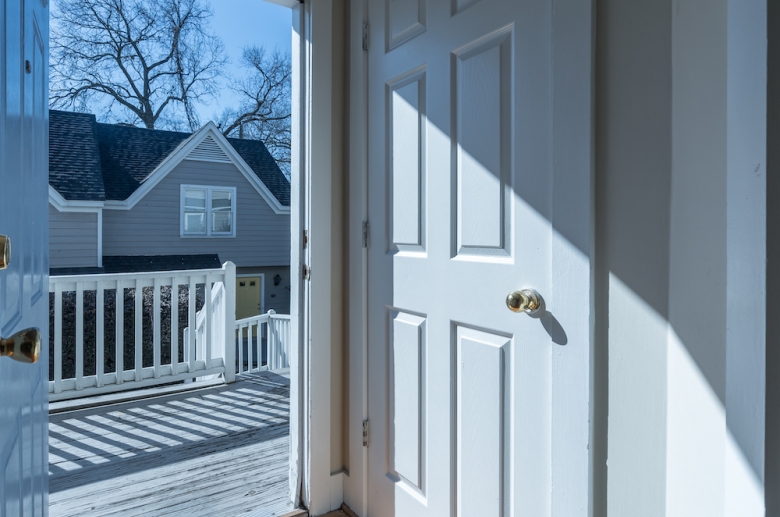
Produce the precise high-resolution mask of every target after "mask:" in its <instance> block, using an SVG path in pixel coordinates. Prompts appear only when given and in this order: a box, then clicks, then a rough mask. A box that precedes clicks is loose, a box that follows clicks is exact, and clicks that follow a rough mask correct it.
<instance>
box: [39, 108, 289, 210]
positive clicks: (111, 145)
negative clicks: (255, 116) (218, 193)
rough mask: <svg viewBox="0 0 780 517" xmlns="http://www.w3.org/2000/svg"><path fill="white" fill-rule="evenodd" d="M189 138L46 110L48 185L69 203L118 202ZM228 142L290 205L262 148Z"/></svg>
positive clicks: (278, 175) (286, 188) (254, 143)
mask: <svg viewBox="0 0 780 517" xmlns="http://www.w3.org/2000/svg"><path fill="white" fill-rule="evenodd" d="M190 136H192V135H191V134H190V133H179V132H176V131H162V130H158V129H145V128H139V127H133V126H124V125H117V124H102V123H98V122H97V121H96V120H95V116H94V115H90V114H82V113H71V112H65V111H55V110H51V111H50V123H49V183H50V184H51V186H52V187H54V188H55V189H56V190H57V191H58V192H59V193H60V194H62V196H63V197H65V199H69V200H94V201H103V200H117V201H124V200H126V199H127V198H128V197H130V196H131V195H132V194H133V192H135V191H136V190H137V189H138V188H139V187H140V186H141V184H142V183H143V181H144V180H145V179H146V178H147V177H148V176H149V175H150V174H151V173H152V172H153V171H154V169H155V168H156V167H157V166H158V165H159V164H160V163H161V162H162V161H163V160H164V159H165V158H166V157H168V155H170V154H171V153H172V152H173V151H174V150H175V149H176V148H177V147H178V146H179V145H181V143H182V142H183V141H184V140H186V139H188V138H189V137H190ZM228 141H229V142H230V145H231V146H233V148H234V149H235V150H236V152H238V154H239V155H240V156H241V158H243V160H244V161H245V162H246V163H247V165H249V167H250V168H251V169H252V171H253V172H254V173H255V174H256V175H257V177H258V178H259V179H260V181H262V182H263V183H264V184H265V186H266V187H267V188H268V190H270V191H271V193H272V194H273V195H274V197H276V199H277V200H279V203H281V204H282V205H283V206H290V182H289V181H287V178H286V177H285V176H284V174H283V173H282V171H281V170H280V169H279V166H278V165H277V164H276V161H275V160H274V159H273V157H272V156H271V154H270V153H269V152H268V149H266V147H265V145H264V144H263V143H262V142H260V141H259V140H239V139H235V138H229V139H228Z"/></svg>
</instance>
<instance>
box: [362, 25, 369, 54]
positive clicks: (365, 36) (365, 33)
mask: <svg viewBox="0 0 780 517" xmlns="http://www.w3.org/2000/svg"><path fill="white" fill-rule="evenodd" d="M368 35H369V32H368V22H365V23H364V24H363V50H368Z"/></svg>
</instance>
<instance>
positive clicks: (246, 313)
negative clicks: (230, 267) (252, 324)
mask: <svg viewBox="0 0 780 517" xmlns="http://www.w3.org/2000/svg"><path fill="white" fill-rule="evenodd" d="M260 282H261V279H260V277H259V276H250V277H239V278H237V279H236V319H237V320H240V319H243V318H249V317H250V316H257V315H259V314H260V293H261V292H262V291H261V284H260Z"/></svg>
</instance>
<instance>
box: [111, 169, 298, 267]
mask: <svg viewBox="0 0 780 517" xmlns="http://www.w3.org/2000/svg"><path fill="white" fill-rule="evenodd" d="M181 185H211V186H219V187H236V189H237V195H236V199H237V208H236V209H237V221H236V236H235V237H233V238H193V237H186V238H183V237H181V236H180V235H179V220H180V219H179V218H180V213H179V210H180V207H179V201H180V192H181V189H180V187H181ZM199 253H217V254H219V259H220V260H221V261H222V262H226V261H228V260H229V261H232V262H234V263H235V264H236V266H238V267H257V266H282V265H289V264H290V216H289V215H288V214H284V215H277V214H276V213H274V211H273V210H272V209H271V207H270V206H269V205H268V203H267V202H266V201H265V200H264V199H263V198H262V197H261V196H260V194H258V193H257V191H256V190H255V188H254V187H253V186H252V185H251V184H250V183H249V182H248V181H247V180H246V178H245V177H244V176H243V174H241V172H240V171H239V170H238V169H237V168H236V167H235V166H234V165H233V164H226V163H210V162H196V161H187V160H185V161H183V162H182V163H180V164H179V165H178V166H177V167H176V168H175V169H174V170H173V171H171V172H170V173H169V174H168V176H166V177H165V179H163V180H162V181H161V182H160V183H159V184H158V185H157V186H156V187H155V188H154V189H152V191H151V192H149V193H148V194H147V195H146V196H145V197H144V198H143V199H142V200H141V201H139V203H138V204H137V205H135V207H133V209H132V210H104V211H103V255H177V254H199Z"/></svg>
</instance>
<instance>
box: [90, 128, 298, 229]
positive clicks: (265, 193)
mask: <svg viewBox="0 0 780 517" xmlns="http://www.w3.org/2000/svg"><path fill="white" fill-rule="evenodd" d="M208 135H211V136H212V138H214V141H215V142H217V145H219V146H220V147H221V148H222V150H223V151H225V153H226V154H227V155H228V157H229V158H230V159H231V160H232V161H233V164H234V165H235V166H236V167H237V168H238V170H239V171H241V173H242V174H243V175H244V177H245V178H246V179H247V181H249V183H251V184H252V186H253V187H254V188H255V190H257V192H258V194H260V196H261V197H262V198H263V199H265V201H266V202H267V203H268V205H269V206H270V207H271V209H272V210H273V211H274V212H275V213H276V214H289V213H290V207H288V206H283V205H282V204H281V203H279V200H277V199H276V197H274V195H273V194H272V193H271V191H270V190H268V187H266V186H265V184H264V183H263V182H262V181H260V178H258V177H257V175H256V174H255V172H254V171H253V170H252V169H251V167H249V165H247V163H246V162H245V161H244V160H243V158H241V156H240V155H239V154H238V152H237V151H236V150H235V149H233V146H232V145H230V142H228V141H227V139H226V138H225V137H224V136H223V135H222V133H221V132H220V131H219V128H217V125H216V124H214V122H209V123H208V124H206V125H205V126H203V127H202V128H200V129H199V130H198V131H197V132H196V133H195V134H193V135H192V136H191V137H189V138H188V139H187V140H185V141H184V142H182V143H181V144H179V147H178V148H177V149H176V150H174V151H173V152H172V153H171V154H169V155H168V156H167V157H166V158H165V159H164V160H163V161H162V163H160V165H158V166H157V168H156V169H155V170H154V171H153V172H152V173H151V174H150V175H149V176H148V177H147V178H146V179H145V180H144V182H143V184H142V185H141V187H140V188H139V189H138V190H136V191H135V192H133V194H132V195H131V196H130V197H129V198H127V199H126V200H125V201H106V202H105V208H106V209H108V210H130V209H131V208H133V207H134V206H135V205H136V204H138V202H139V201H141V199H143V198H144V196H146V194H148V193H149V192H150V191H151V190H152V189H153V188H154V187H155V186H156V185H157V184H158V183H160V182H161V181H162V180H163V178H165V177H166V176H167V175H168V173H169V172H171V171H172V170H173V169H174V168H176V166H177V165H179V164H180V163H181V162H182V161H184V160H185V159H186V158H187V156H188V155H189V154H190V152H192V150H193V149H195V147H197V146H198V145H199V144H200V143H201V142H202V141H203V140H204V139H205V138H206V137H207V136H208Z"/></svg>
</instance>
